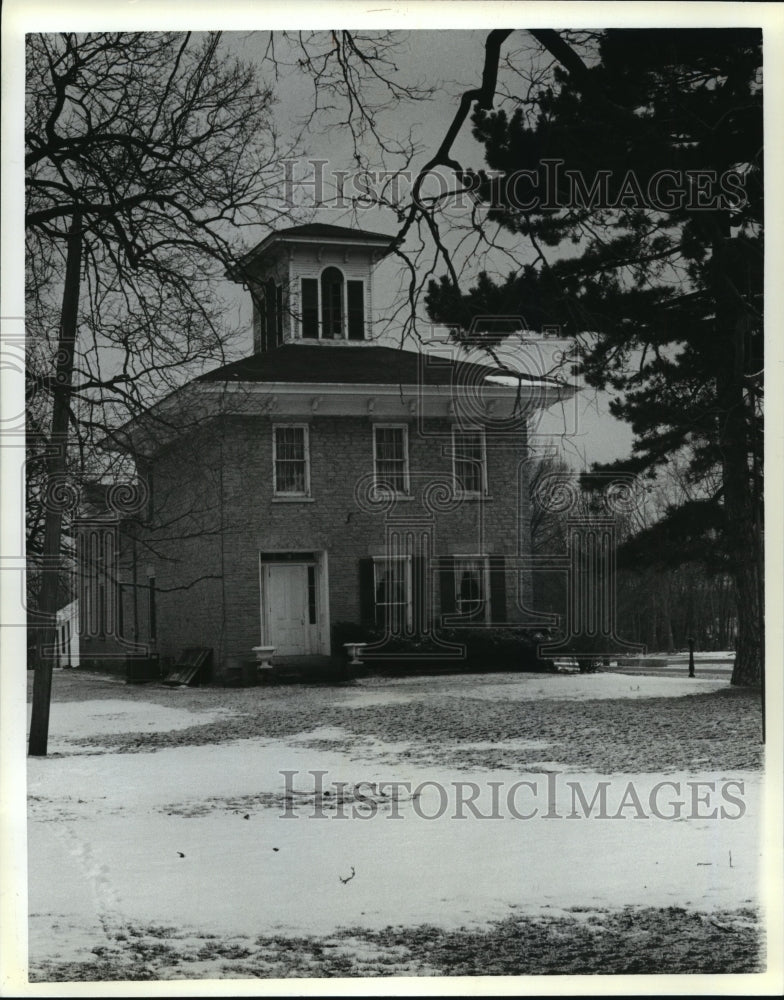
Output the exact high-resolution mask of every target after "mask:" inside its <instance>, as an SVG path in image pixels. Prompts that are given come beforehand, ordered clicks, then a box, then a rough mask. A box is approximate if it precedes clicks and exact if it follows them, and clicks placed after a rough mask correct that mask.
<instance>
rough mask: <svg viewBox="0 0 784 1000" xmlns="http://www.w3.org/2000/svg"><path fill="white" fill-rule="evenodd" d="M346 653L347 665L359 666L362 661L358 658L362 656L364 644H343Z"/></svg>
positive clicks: (365, 644)
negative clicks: (347, 656)
mask: <svg viewBox="0 0 784 1000" xmlns="http://www.w3.org/2000/svg"><path fill="white" fill-rule="evenodd" d="M343 646H344V647H345V650H346V652H347V653H348V655H349V663H350V664H351V666H352V667H356V666H361V665H362V660H361V659H360V656H361V655H362V652H361V651H362V650H363V649H364V648H365V646H367V643H366V642H344V643H343Z"/></svg>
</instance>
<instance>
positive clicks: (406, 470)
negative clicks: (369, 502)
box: [372, 423, 411, 497]
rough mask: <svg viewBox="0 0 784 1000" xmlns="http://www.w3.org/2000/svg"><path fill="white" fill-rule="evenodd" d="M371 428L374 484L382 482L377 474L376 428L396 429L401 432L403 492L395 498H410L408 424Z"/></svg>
mask: <svg viewBox="0 0 784 1000" xmlns="http://www.w3.org/2000/svg"><path fill="white" fill-rule="evenodd" d="M372 428H373V477H374V481H375V482H383V479H382V478H381V477H380V476H379V474H378V455H377V451H378V449H377V448H376V428H378V429H379V430H381V429H387V430H391V429H397V430H401V429H402V431H403V459H404V461H403V492H402V493H397V492H396V494H395V495H396V496H400V497H409V496H411V475H410V464H409V456H408V424H381V423H374V424H373V425H372Z"/></svg>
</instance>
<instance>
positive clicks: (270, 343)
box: [253, 278, 283, 351]
mask: <svg viewBox="0 0 784 1000" xmlns="http://www.w3.org/2000/svg"><path fill="white" fill-rule="evenodd" d="M254 305H255V309H254V313H253V323H254V330H253V344H254V350H256V351H268V350H271V349H272V348H273V347H277V346H278V345H279V344H282V343H283V287H282V286H281V285H279V284H278V283H277V282H276V281H275V280H274V279H272V278H269V279H268V280H267V281H265V282H264V284H263V285H262V287H261V293H260V294H259V296H258V299H257V301H256V302H255V303H254Z"/></svg>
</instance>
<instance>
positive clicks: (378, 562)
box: [372, 556, 414, 630]
mask: <svg viewBox="0 0 784 1000" xmlns="http://www.w3.org/2000/svg"><path fill="white" fill-rule="evenodd" d="M372 558H373V607H374V609H375V608H378V605H377V604H376V593H377V592H378V578H377V577H376V567H377V566H383V565H384V563H391V562H405V565H406V572H405V581H406V629H408V630H410V629H411V626H412V623H413V620H414V608H413V600H414V597H413V593H414V592H413V583H414V581H413V578H412V563H411V556H373V557H372ZM382 607H389V605H382Z"/></svg>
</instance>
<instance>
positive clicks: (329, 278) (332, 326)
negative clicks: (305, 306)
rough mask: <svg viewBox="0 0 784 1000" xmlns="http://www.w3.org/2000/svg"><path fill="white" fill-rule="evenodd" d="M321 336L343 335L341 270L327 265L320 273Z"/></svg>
mask: <svg viewBox="0 0 784 1000" xmlns="http://www.w3.org/2000/svg"><path fill="white" fill-rule="evenodd" d="M321 336H322V337H324V338H325V339H326V340H334V339H336V338H340V337H342V336H343V272H342V271H339V270H338V269H337V268H336V267H327V268H325V270H324V271H323V272H322V274H321Z"/></svg>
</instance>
